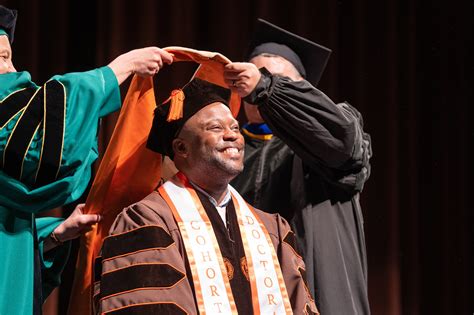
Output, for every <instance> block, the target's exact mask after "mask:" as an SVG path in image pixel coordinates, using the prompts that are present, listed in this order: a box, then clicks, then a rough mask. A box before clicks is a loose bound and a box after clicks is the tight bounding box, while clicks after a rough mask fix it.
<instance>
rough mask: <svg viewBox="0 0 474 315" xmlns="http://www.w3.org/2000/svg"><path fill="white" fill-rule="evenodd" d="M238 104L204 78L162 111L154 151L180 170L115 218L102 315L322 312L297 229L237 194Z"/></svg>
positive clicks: (103, 275)
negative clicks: (299, 246)
mask: <svg viewBox="0 0 474 315" xmlns="http://www.w3.org/2000/svg"><path fill="white" fill-rule="evenodd" d="M229 99H230V90H228V89H226V88H223V87H220V86H217V85H214V84H212V83H210V82H207V81H204V80H201V79H198V78H194V79H193V80H192V81H191V82H190V83H188V84H187V85H186V86H185V87H184V88H183V89H182V90H179V91H174V92H173V93H172V96H171V98H170V100H169V101H168V102H166V103H164V104H162V105H160V106H158V107H157V109H156V111H155V117H154V121H153V127H152V129H151V132H150V135H149V139H148V147H149V148H150V149H152V150H154V151H156V152H158V153H161V154H163V155H166V156H169V157H170V158H172V159H173V160H174V163H175V165H176V167H177V169H178V170H179V172H178V173H177V174H176V175H175V176H174V177H173V178H171V179H170V180H168V181H167V182H165V183H164V184H163V185H161V186H160V187H159V188H158V189H157V190H156V191H155V192H153V193H151V194H150V195H149V196H147V197H146V198H144V199H143V200H141V201H139V202H138V203H136V204H133V205H131V206H129V207H127V208H125V209H124V210H123V211H122V213H121V214H119V216H118V217H117V219H116V220H115V223H114V224H113V226H112V228H111V231H110V236H109V237H107V238H106V239H105V240H104V244H103V247H102V257H101V261H102V264H96V266H101V269H98V270H96V274H100V279H99V278H98V279H96V280H97V281H99V280H100V282H97V283H96V290H95V296H94V299H95V301H96V305H97V309H96V312H97V313H104V312H105V313H109V312H110V313H115V312H117V313H120V314H198V313H201V314H204V313H206V314H220V313H221V314H237V312H238V313H239V314H256V313H260V314H292V313H295V314H315V313H317V309H316V307H315V305H314V301H313V300H312V299H311V296H310V293H309V290H308V288H307V286H306V284H305V282H304V279H305V276H304V273H305V266H304V262H303V259H302V258H301V256H300V255H299V254H298V252H297V250H296V247H295V240H294V235H293V232H292V231H291V229H290V227H289V225H288V223H287V222H286V221H285V220H284V219H283V218H282V217H281V216H279V215H277V214H268V213H265V212H262V211H260V210H256V209H254V208H253V207H252V206H250V205H248V204H247V203H245V201H244V200H243V199H242V197H241V196H240V195H239V194H238V193H237V192H236V191H235V190H234V189H233V188H232V187H231V186H229V182H230V180H231V179H232V178H234V177H235V176H236V175H237V174H239V173H240V172H241V171H242V169H243V157H244V141H243V137H242V135H241V133H240V130H239V124H238V122H237V121H236V120H235V119H234V117H233V116H232V114H231V111H230V109H229V108H228V105H229V102H230V100H229ZM176 113H178V114H176ZM175 114H176V115H175Z"/></svg>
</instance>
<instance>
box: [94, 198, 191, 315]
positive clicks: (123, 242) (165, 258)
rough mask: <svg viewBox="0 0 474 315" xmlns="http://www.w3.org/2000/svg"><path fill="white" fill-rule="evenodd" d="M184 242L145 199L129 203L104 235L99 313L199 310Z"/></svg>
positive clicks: (97, 285)
mask: <svg viewBox="0 0 474 315" xmlns="http://www.w3.org/2000/svg"><path fill="white" fill-rule="evenodd" d="M180 244H181V240H180V237H179V231H178V230H177V229H176V230H170V229H169V228H168V227H167V225H166V223H165V222H164V220H163V219H162V218H161V217H160V215H158V214H157V213H156V212H155V211H154V210H151V209H150V208H149V207H148V206H146V205H144V204H141V203H139V204H136V205H133V206H131V207H129V208H126V209H125V210H124V211H123V212H122V213H121V214H120V215H119V216H118V217H117V219H116V220H115V223H114V224H113V226H112V228H111V230H110V234H109V236H108V237H107V238H105V239H104V243H103V246H102V251H101V255H102V256H101V257H99V259H100V260H101V264H100V268H101V272H99V273H98V272H97V270H96V272H95V274H96V275H97V277H99V278H98V279H96V280H97V282H96V283H95V285H94V302H95V303H94V304H95V312H96V313H97V314H100V313H103V312H111V314H115V313H114V311H118V310H121V311H122V312H127V313H128V312H130V313H133V314H197V310H196V307H195V302H194V295H193V291H192V289H191V284H190V282H189V281H188V278H187V276H186V266H185V257H184V256H183V249H182V248H181V246H182V245H180ZM180 248H181V250H180ZM98 265H99V264H98V263H96V266H98ZM99 274H100V276H99ZM99 281H100V282H99Z"/></svg>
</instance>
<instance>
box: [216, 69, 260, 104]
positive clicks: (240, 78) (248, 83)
mask: <svg viewBox="0 0 474 315" xmlns="http://www.w3.org/2000/svg"><path fill="white" fill-rule="evenodd" d="M261 76H262V75H261V73H260V71H259V70H258V68H257V66H256V65H254V64H253V63H249V62H233V63H229V64H228V65H226V66H225V68H224V81H225V83H226V84H227V85H229V88H230V89H231V90H232V91H233V92H236V93H237V94H239V96H240V97H242V98H244V97H246V96H247V95H249V94H250V93H251V92H252V91H253V90H254V89H255V87H256V86H257V83H258V81H260V77H261Z"/></svg>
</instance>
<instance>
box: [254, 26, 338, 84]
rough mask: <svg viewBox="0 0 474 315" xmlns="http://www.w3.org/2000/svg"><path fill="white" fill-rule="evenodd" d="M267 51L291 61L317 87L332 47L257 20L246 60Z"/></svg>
mask: <svg viewBox="0 0 474 315" xmlns="http://www.w3.org/2000/svg"><path fill="white" fill-rule="evenodd" d="M263 53H268V54H273V55H278V56H281V57H283V58H285V59H287V60H288V61H289V62H291V63H292V64H293V65H294V66H295V68H296V69H297V70H298V71H299V72H300V74H301V76H303V77H304V78H305V79H306V80H308V81H309V82H310V83H311V84H313V85H314V86H316V85H317V84H318V82H319V80H320V79H321V76H322V74H323V72H324V68H325V67H326V64H327V62H328V59H329V56H330V54H331V50H330V49H329V48H326V47H324V46H321V45H319V44H316V43H314V42H312V41H310V40H307V39H306V38H303V37H301V36H298V35H296V34H293V33H290V32H288V31H287V30H285V29H282V28H280V27H278V26H276V25H273V24H271V23H269V22H267V21H265V20H262V19H258V20H257V25H256V30H255V32H254V35H253V39H252V41H251V42H250V46H249V50H248V53H247V60H250V59H252V58H253V57H256V56H258V55H260V54H263Z"/></svg>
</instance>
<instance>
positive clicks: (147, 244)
mask: <svg viewBox="0 0 474 315" xmlns="http://www.w3.org/2000/svg"><path fill="white" fill-rule="evenodd" d="M173 243H174V241H173V239H172V238H171V236H170V235H169V234H168V233H167V232H166V231H165V230H164V229H163V228H161V227H159V226H145V227H141V228H138V229H135V230H132V231H129V232H126V233H123V234H119V235H113V236H109V237H107V238H106V239H105V241H104V245H103V247H102V256H103V259H108V258H112V257H116V256H120V255H125V254H129V253H133V252H137V251H140V250H147V249H152V248H166V247H168V246H170V245H171V244H173Z"/></svg>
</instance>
